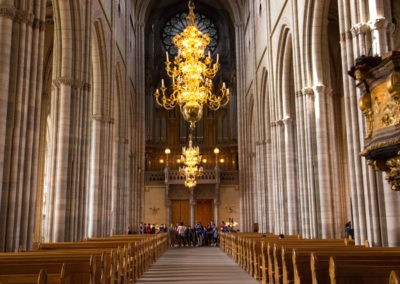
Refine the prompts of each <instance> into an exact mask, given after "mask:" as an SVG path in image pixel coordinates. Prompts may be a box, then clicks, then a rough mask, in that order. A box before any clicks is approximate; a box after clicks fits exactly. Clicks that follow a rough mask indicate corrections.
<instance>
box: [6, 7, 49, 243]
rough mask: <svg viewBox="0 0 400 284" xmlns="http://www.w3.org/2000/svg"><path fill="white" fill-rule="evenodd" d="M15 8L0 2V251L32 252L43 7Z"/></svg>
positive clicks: (40, 88) (40, 87) (40, 86)
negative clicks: (29, 250) (22, 249)
mask: <svg viewBox="0 0 400 284" xmlns="http://www.w3.org/2000/svg"><path fill="white" fill-rule="evenodd" d="M8 2H13V1H8ZM15 4H16V7H14V6H12V5H11V4H10V5H7V4H6V3H4V1H3V2H2V3H0V27H1V29H0V36H1V37H0V38H1V47H0V85H1V86H2V87H1V89H0V174H1V176H2V182H1V184H0V202H1V203H0V232H1V233H0V251H4V250H7V251H14V250H16V249H17V248H18V246H20V245H21V246H22V247H23V248H24V249H29V248H31V246H32V241H33V238H34V232H35V220H36V219H35V213H36V212H35V210H36V201H37V198H36V196H37V162H38V154H37V151H38V143H39V133H40V131H39V129H40V118H39V117H40V104H41V93H42V91H41V90H42V73H43V72H42V61H43V55H42V48H43V41H44V32H43V31H44V30H43V26H44V24H43V23H44V22H43V20H44V13H43V11H44V5H45V3H44V2H43V1H40V0H39V1H34V2H31V3H30V5H28V7H25V6H24V7H19V6H18V4H19V3H15ZM25 9H26V10H25Z"/></svg>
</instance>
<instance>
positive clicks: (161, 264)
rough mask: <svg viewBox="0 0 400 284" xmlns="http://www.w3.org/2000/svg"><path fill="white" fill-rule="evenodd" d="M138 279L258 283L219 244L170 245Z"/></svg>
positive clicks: (152, 281)
mask: <svg viewBox="0 0 400 284" xmlns="http://www.w3.org/2000/svg"><path fill="white" fill-rule="evenodd" d="M137 283H188V284H189V283H191V284H199V283H205V284H214V283H215V284H222V283H229V284H232V283H233V284H235V283H237V284H239V283H241V284H243V283H248V284H253V283H254V284H259V283H261V282H260V281H257V280H255V279H253V278H252V277H251V276H250V275H249V274H247V272H246V271H244V270H243V269H242V268H240V267H239V266H238V265H237V264H236V263H235V262H234V261H233V260H232V259H230V258H229V257H228V256H227V255H225V254H224V253H223V252H222V251H221V250H220V249H219V248H216V247H195V248H193V247H184V248H170V249H168V250H167V251H166V252H165V253H164V255H163V256H162V257H160V258H159V259H158V260H157V262H156V263H154V264H153V265H152V266H151V268H150V269H149V270H148V271H147V272H146V273H145V274H144V275H143V276H142V277H141V278H140V279H139V280H138V281H137Z"/></svg>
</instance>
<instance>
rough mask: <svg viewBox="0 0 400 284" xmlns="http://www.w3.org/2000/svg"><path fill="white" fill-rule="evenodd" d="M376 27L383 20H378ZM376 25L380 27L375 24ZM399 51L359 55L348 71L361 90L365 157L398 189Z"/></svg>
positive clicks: (362, 153)
mask: <svg viewBox="0 0 400 284" xmlns="http://www.w3.org/2000/svg"><path fill="white" fill-rule="evenodd" d="M376 24H377V27H376V28H379V27H380V26H381V25H384V22H382V21H377V22H376ZM378 26H379V27H378ZM399 68H400V52H398V51H392V52H390V53H388V54H386V56H383V57H382V58H381V57H362V58H360V59H358V60H357V62H356V65H355V66H354V67H353V68H352V70H351V71H350V72H349V74H350V75H351V76H352V77H353V78H355V79H356V80H357V81H358V84H357V87H358V88H359V89H360V90H361V92H362V96H361V98H360V101H359V104H360V110H361V112H362V113H363V115H364V118H365V128H366V129H365V131H366V133H365V147H364V149H363V150H362V151H361V153H360V154H361V155H362V156H365V158H366V159H367V160H368V165H370V166H371V167H372V168H373V169H374V170H377V171H385V172H386V173H387V176H386V179H387V180H388V181H389V183H390V184H391V188H392V190H400V167H399V165H400V157H399V152H398V151H399V149H400V72H399V71H398V70H399Z"/></svg>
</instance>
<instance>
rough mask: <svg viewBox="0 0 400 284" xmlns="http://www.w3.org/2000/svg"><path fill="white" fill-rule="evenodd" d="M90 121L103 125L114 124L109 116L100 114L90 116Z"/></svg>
mask: <svg viewBox="0 0 400 284" xmlns="http://www.w3.org/2000/svg"><path fill="white" fill-rule="evenodd" d="M92 120H96V121H99V122H105V123H114V119H113V118H111V116H109V115H102V114H93V115H92Z"/></svg>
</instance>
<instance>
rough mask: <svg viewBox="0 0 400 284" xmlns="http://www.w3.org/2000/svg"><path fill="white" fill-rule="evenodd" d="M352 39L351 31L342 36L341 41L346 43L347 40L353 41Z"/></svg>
mask: <svg viewBox="0 0 400 284" xmlns="http://www.w3.org/2000/svg"><path fill="white" fill-rule="evenodd" d="M351 37H352V33H351V31H345V32H343V33H341V34H340V41H341V42H346V41H347V40H349V39H351Z"/></svg>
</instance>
